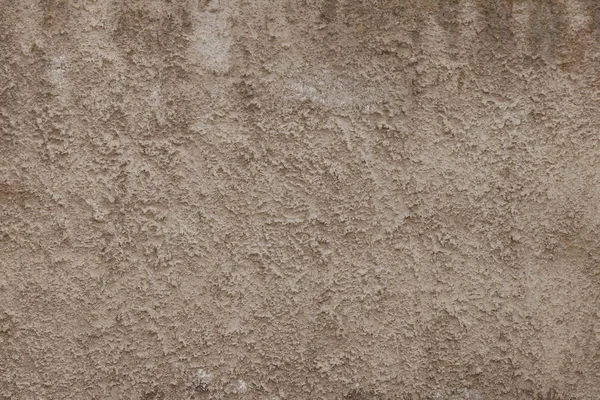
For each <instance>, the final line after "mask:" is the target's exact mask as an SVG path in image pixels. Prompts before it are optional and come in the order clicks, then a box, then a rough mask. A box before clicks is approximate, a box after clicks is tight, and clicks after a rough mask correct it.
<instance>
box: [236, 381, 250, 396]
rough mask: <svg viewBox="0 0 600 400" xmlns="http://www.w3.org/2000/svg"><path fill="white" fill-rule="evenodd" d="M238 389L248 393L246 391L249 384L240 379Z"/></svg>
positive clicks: (240, 391) (239, 391)
mask: <svg viewBox="0 0 600 400" xmlns="http://www.w3.org/2000/svg"><path fill="white" fill-rule="evenodd" d="M237 391H238V393H246V391H248V386H247V385H246V382H245V381H243V380H241V379H240V380H238V382H237Z"/></svg>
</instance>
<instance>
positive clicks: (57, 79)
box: [46, 55, 69, 98]
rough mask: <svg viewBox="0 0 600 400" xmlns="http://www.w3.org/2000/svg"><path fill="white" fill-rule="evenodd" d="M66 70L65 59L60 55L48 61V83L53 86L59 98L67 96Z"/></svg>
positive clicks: (67, 68) (67, 67)
mask: <svg viewBox="0 0 600 400" xmlns="http://www.w3.org/2000/svg"><path fill="white" fill-rule="evenodd" d="M68 70H69V63H68V61H67V57H66V56H64V55H61V56H58V57H53V58H52V59H51V60H50V66H49V67H48V70H47V71H46V74H47V77H48V81H49V82H50V84H52V86H54V88H55V89H56V91H57V92H58V95H59V97H60V98H65V97H67V94H68V76H67V72H68Z"/></svg>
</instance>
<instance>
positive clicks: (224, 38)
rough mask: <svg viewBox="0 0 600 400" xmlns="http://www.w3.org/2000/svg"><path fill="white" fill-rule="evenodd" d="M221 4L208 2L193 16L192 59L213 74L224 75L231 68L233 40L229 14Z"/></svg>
mask: <svg viewBox="0 0 600 400" xmlns="http://www.w3.org/2000/svg"><path fill="white" fill-rule="evenodd" d="M220 3H221V2H218V1H217V2H210V3H209V6H208V7H207V8H205V9H203V10H199V11H197V12H196V15H195V20H196V21H195V29H194V35H193V36H192V38H191V40H192V46H191V49H192V51H193V55H192V56H193V57H192V59H194V60H196V61H197V63H198V64H200V65H202V66H203V67H204V68H206V69H208V70H210V71H212V72H215V73H226V72H229V70H230V68H231V60H230V58H231V57H230V48H231V45H232V43H233V39H232V37H231V33H230V26H229V25H230V24H229V12H228V10H227V9H226V8H223V7H222V6H221V4H220Z"/></svg>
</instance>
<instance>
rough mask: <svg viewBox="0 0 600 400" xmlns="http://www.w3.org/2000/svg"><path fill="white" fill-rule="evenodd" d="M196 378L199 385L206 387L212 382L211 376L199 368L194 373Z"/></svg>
mask: <svg viewBox="0 0 600 400" xmlns="http://www.w3.org/2000/svg"><path fill="white" fill-rule="evenodd" d="M196 376H197V377H198V379H199V380H200V382H201V383H203V384H205V385H208V384H209V383H211V382H212V380H213V374H211V373H209V372H207V371H205V370H203V369H202V368H199V369H198V370H197V371H196Z"/></svg>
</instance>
